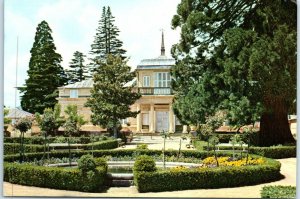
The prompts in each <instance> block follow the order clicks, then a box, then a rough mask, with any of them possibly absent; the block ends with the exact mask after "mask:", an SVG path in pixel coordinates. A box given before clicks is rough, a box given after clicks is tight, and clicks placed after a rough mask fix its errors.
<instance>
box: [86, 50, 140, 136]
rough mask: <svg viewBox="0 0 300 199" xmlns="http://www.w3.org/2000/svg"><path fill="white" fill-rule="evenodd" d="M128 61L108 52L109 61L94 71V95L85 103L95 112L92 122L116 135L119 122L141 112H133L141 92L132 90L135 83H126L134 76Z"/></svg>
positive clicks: (92, 91)
mask: <svg viewBox="0 0 300 199" xmlns="http://www.w3.org/2000/svg"><path fill="white" fill-rule="evenodd" d="M126 63H127V60H122V58H121V57H120V56H117V57H116V56H113V55H108V57H107V61H106V63H101V64H100V65H99V66H98V68H97V71H96V73H95V74H94V77H93V80H94V85H93V88H92V90H91V97H90V98H89V99H88V101H87V103H86V106H87V107H90V108H91V111H92V115H91V121H92V123H93V124H94V125H100V126H103V127H107V128H113V129H114V136H115V137H117V126H118V123H119V121H120V120H121V119H125V118H128V117H136V115H137V114H138V112H132V111H130V105H132V104H133V103H134V102H135V101H136V100H137V99H139V98H140V94H138V93H134V92H132V86H128V87H125V86H124V85H125V84H126V83H128V82H130V81H132V80H133V78H134V77H135V74H134V73H133V72H130V67H129V66H127V65H126Z"/></svg>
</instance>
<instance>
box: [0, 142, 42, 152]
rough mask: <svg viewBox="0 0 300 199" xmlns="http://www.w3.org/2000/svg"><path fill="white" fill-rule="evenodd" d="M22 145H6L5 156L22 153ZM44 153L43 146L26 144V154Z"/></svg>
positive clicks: (4, 147)
mask: <svg viewBox="0 0 300 199" xmlns="http://www.w3.org/2000/svg"><path fill="white" fill-rule="evenodd" d="M20 147H21V146H20V144H18V143H4V145H3V149H4V154H5V155H6V154H15V153H19V152H20ZM42 151H44V146H43V145H37V144H24V152H25V153H34V152H42Z"/></svg>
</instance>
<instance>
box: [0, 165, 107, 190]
mask: <svg viewBox="0 0 300 199" xmlns="http://www.w3.org/2000/svg"><path fill="white" fill-rule="evenodd" d="M105 178H106V171H105V169H104V168H103V167H97V168H96V170H94V171H93V172H88V173H87V175H83V174H82V173H81V172H80V171H79V169H73V168H69V169H65V168H59V167H43V166H32V165H24V164H18V163H4V181H6V182H11V183H14V184H21V185H27V186H36V187H47V188H53V189H63V190H75V191H88V192H95V191H99V189H101V188H102V187H103V183H104V180H105Z"/></svg>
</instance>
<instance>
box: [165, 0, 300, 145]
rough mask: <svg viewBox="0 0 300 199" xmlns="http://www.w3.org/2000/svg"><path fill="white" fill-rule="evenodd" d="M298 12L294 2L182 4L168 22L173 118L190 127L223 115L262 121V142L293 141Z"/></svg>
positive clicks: (243, 0) (192, 1)
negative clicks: (172, 34)
mask: <svg viewBox="0 0 300 199" xmlns="http://www.w3.org/2000/svg"><path fill="white" fill-rule="evenodd" d="M296 14H297V6H296V4H295V3H294V2H292V1H282V0H275V1H273V0H266V1H263V2H261V1H246V0H238V1H229V0H225V1H217V0H212V1H196V0H182V1H181V3H180V4H179V5H178V8H177V14H176V15H175V16H174V17H173V20H172V26H173V28H177V27H179V28H181V40H180V42H179V43H178V44H176V45H174V46H173V48H172V55H173V57H174V58H175V59H176V65H175V66H174V67H172V69H171V72H172V76H173V79H172V87H173V89H174V90H175V96H174V103H173V108H174V113H175V114H176V115H177V117H178V118H179V119H180V120H181V121H182V123H188V124H194V125H197V124H200V123H204V121H205V116H207V115H213V114H214V113H215V112H216V111H218V110H224V111H226V113H227V117H228V119H229V122H230V123H231V124H235V125H238V126H239V127H240V126H244V125H248V124H253V123H254V122H255V121H257V120H260V131H261V133H260V134H259V136H260V139H259V144H260V146H271V145H277V144H285V143H290V142H294V139H293V137H292V135H291V132H290V129H289V126H288V121H287V115H288V114H292V113H295V104H296V103H295V102H296V101H295V99H296Z"/></svg>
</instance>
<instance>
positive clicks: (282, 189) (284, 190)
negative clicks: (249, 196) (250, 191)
mask: <svg viewBox="0 0 300 199" xmlns="http://www.w3.org/2000/svg"><path fill="white" fill-rule="evenodd" d="M260 196H261V197H262V198H296V187H295V186H282V185H273V186H270V185H269V186H264V187H263V188H262V190H261V192H260Z"/></svg>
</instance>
